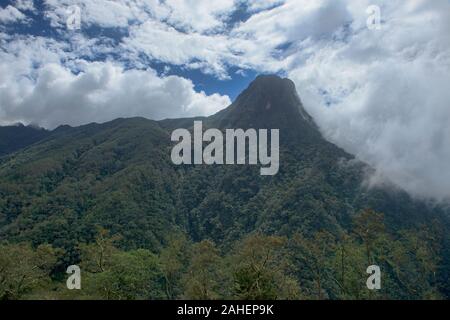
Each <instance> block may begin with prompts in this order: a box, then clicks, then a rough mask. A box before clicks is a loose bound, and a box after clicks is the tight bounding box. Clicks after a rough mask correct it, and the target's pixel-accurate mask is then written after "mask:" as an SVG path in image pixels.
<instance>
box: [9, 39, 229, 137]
mask: <svg viewBox="0 0 450 320" xmlns="http://www.w3.org/2000/svg"><path fill="white" fill-rule="evenodd" d="M3 37H5V36H3ZM0 39H1V38H0ZM4 45H5V42H2V46H4ZM7 46H8V51H9V52H10V53H4V52H1V53H0V58H1V60H0V61H1V62H0V118H1V119H2V122H3V123H12V122H16V121H23V122H26V123H30V122H34V123H38V124H40V125H43V126H45V127H48V128H53V127H55V126H57V125H59V124H62V123H67V124H71V125H80V124H84V123H88V122H92V121H97V122H104V121H108V120H111V119H114V118H117V117H131V116H144V117H148V118H151V119H163V118H170V117H172V118H173V117H180V116H182V117H188V116H195V115H210V114H212V113H215V112H217V111H219V110H220V109H222V108H224V107H226V106H227V105H229V104H230V100H229V98H228V97H227V96H221V95H219V94H213V95H206V94H205V93H204V92H197V91H196V90H195V88H194V85H193V83H192V82H191V81H190V80H187V79H184V78H182V77H178V76H169V77H159V76H158V75H157V74H156V72H155V71H153V70H152V69H148V70H124V69H123V68H122V67H121V66H120V65H118V64H116V63H113V62H88V61H84V60H75V61H72V62H71V63H69V64H68V65H71V66H73V65H76V67H77V68H78V69H79V70H80V72H79V73H78V74H74V73H73V72H72V71H71V70H70V69H69V68H68V67H65V66H64V65H62V64H61V60H63V59H64V60H65V59H70V58H71V57H70V55H69V53H67V52H65V51H64V50H63V49H64V47H59V46H58V43H57V42H51V41H47V40H44V39H42V38H31V39H30V38H25V39H20V40H15V41H13V42H11V43H8V44H7ZM36 52H37V53H38V54H35V53H36ZM31 57H33V58H31ZM12 62H14V63H12Z"/></svg>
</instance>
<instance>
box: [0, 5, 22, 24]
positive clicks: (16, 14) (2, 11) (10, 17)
mask: <svg viewBox="0 0 450 320" xmlns="http://www.w3.org/2000/svg"><path fill="white" fill-rule="evenodd" d="M26 20H27V17H26V15H24V14H23V13H22V12H20V10H18V9H17V8H15V7H13V6H11V5H8V6H6V8H2V7H0V23H4V24H9V23H16V22H24V21H26Z"/></svg>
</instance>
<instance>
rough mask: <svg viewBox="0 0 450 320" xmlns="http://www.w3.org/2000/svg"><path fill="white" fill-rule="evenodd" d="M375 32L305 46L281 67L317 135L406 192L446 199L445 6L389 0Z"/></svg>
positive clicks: (449, 116)
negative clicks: (294, 61)
mask: <svg viewBox="0 0 450 320" xmlns="http://www.w3.org/2000/svg"><path fill="white" fill-rule="evenodd" d="M383 8H384V10H382V13H384V16H383V20H384V21H385V23H384V25H383V27H382V29H381V30H379V31H371V30H368V29H367V28H361V26H362V25H363V23H365V20H364V19H362V18H361V17H364V15H363V9H364V7H362V8H360V9H361V11H360V12H359V13H358V12H357V11H355V10H354V8H353V13H352V14H354V15H356V16H355V18H354V19H353V21H354V23H353V25H352V26H351V36H350V37H349V38H347V39H345V41H333V42H323V41H316V42H314V43H312V44H311V46H310V48H309V53H308V54H307V55H306V58H305V57H303V59H304V63H302V64H300V65H299V66H298V67H296V68H294V69H292V70H290V71H289V76H290V77H292V78H293V79H294V81H295V82H296V84H297V86H298V90H299V93H300V95H301V97H302V99H303V102H304V104H305V107H306V108H307V109H308V111H309V112H310V113H311V114H312V115H313V116H314V118H315V119H316V121H317V122H318V124H319V125H320V127H321V129H322V131H323V133H324V135H325V136H326V137H328V138H329V139H330V140H332V141H333V142H335V143H336V144H338V145H340V146H342V147H344V148H345V149H347V150H348V151H350V152H351V153H353V154H356V155H357V156H358V157H359V158H360V159H362V160H364V161H366V162H368V163H370V164H371V165H373V166H374V167H375V168H376V169H377V174H376V175H375V176H374V177H371V182H372V183H375V184H376V183H379V182H382V181H384V180H385V179H386V178H387V177H388V178H389V179H390V180H391V181H393V182H395V183H396V184H398V185H400V186H401V187H403V188H404V189H405V190H407V191H408V192H409V193H410V194H412V195H416V196H419V197H431V198H435V199H438V200H444V199H446V198H447V199H449V198H450V162H449V161H448V159H450V127H449V125H448V124H449V121H450V108H449V102H450V91H449V90H448V83H450V72H449V71H450V41H449V40H450V38H449V36H448V31H447V30H448V24H449V18H450V16H449V12H450V10H449V9H450V4H449V3H448V2H447V1H436V2H433V3H430V2H424V1H412V2H408V3H405V2H398V1H391V2H389V4H385V5H384V6H383Z"/></svg>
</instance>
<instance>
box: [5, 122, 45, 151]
mask: <svg viewBox="0 0 450 320" xmlns="http://www.w3.org/2000/svg"><path fill="white" fill-rule="evenodd" d="M48 134H49V132H48V131H47V130H45V129H42V128H38V127H33V126H24V125H23V124H20V123H19V124H17V125H13V126H6V127H0V157H1V156H4V155H7V154H9V153H12V152H15V151H17V150H20V149H22V148H25V147H27V146H29V145H32V144H33V143H36V142H38V141H40V140H42V139H44V138H45V137H47V135H48Z"/></svg>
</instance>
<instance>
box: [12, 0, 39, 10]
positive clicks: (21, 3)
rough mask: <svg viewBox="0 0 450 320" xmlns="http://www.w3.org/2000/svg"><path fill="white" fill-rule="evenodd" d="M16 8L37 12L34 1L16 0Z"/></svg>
mask: <svg viewBox="0 0 450 320" xmlns="http://www.w3.org/2000/svg"><path fill="white" fill-rule="evenodd" d="M14 7H16V8H17V9H19V10H22V11H30V12H33V13H36V12H37V10H36V8H35V6H34V1H33V0H16V1H14Z"/></svg>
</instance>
